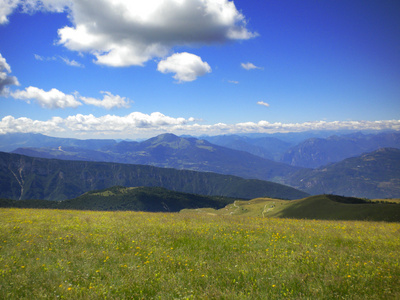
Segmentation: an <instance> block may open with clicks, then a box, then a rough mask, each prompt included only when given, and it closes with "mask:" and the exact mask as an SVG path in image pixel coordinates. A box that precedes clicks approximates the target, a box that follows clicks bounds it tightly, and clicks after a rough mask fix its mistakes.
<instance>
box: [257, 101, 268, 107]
mask: <svg viewBox="0 0 400 300" xmlns="http://www.w3.org/2000/svg"><path fill="white" fill-rule="evenodd" d="M257 104H258V105H263V106H266V107H269V104H268V103H266V102H264V101H258V102H257Z"/></svg>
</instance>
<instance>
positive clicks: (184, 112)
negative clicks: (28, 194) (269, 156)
mask: <svg viewBox="0 0 400 300" xmlns="http://www.w3.org/2000/svg"><path fill="white" fill-rule="evenodd" d="M145 3H147V5H144V4H143V1H125V0H114V1H111V0H101V1H100V0H99V1H89V0H80V1H78V0H52V1H50V0H43V1H36V0H24V1H21V0H11V1H9V0H7V1H4V0H0V54H1V56H0V93H1V94H0V133H8V132H37V133H43V134H47V135H52V136H64V137H78V138H130V139H135V138H143V137H150V136H154V135H157V134H160V133H164V132H173V133H176V134H191V135H201V134H210V135H215V134H231V133H250V132H261V133H274V132H287V131H304V130H313V129H318V130H338V129H355V130H369V129H377V130H387V129H394V130H400V18H399V15H400V2H398V1H389V0H385V1H368V0H362V1H358V0H354V1H344V0H335V1H333V0H332V1H329V0H326V1H315V0H314V1H310V0H304V1H297V0H288V1H276V0H274V1H269V0H265V1H245V0H240V1H226V0H190V1H189V0H166V1H157V0H148V1H146V2H145Z"/></svg>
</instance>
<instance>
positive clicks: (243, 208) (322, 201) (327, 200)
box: [181, 195, 400, 222]
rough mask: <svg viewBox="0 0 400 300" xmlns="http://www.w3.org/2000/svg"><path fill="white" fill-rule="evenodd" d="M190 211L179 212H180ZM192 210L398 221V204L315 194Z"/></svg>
mask: <svg viewBox="0 0 400 300" xmlns="http://www.w3.org/2000/svg"><path fill="white" fill-rule="evenodd" d="M192 211H193V210H182V211H181V213H187V212H192ZM195 211H196V212H198V213H206V214H216V215H243V216H251V217H275V218H291V219H316V220H359V221H385V222H400V203H398V202H397V204H395V203H394V202H392V203H380V202H374V201H366V200H364V199H359V198H349V197H342V196H336V195H318V196H311V197H307V198H304V199H299V200H291V201H287V200H279V199H272V198H256V199H253V200H249V201H239V200H237V201H235V202H234V203H233V204H229V205H227V206H226V207H224V208H222V209H219V210H215V209H209V208H203V209H197V210H195Z"/></svg>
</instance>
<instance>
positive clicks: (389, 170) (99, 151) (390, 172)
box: [0, 132, 400, 199]
mask: <svg viewBox="0 0 400 300" xmlns="http://www.w3.org/2000/svg"><path fill="white" fill-rule="evenodd" d="M204 138H207V139H208V140H209V141H213V142H215V143H218V144H221V145H224V146H219V145H215V144H213V143H210V142H209V141H206V140H204V139H196V138H193V137H178V136H175V135H173V134H163V135H159V136H156V137H154V138H151V139H148V140H145V141H141V142H136V141H115V140H78V139H63V138H51V137H46V136H43V135H32V134H25V135H24V134H16V135H0V145H2V146H1V147H0V149H4V148H8V149H14V151H13V152H14V153H18V154H23V155H28V156H32V157H41V158H57V159H63V160H74V161H98V162H113V163H120V164H121V163H123V164H126V163H128V164H140V165H152V166H157V167H162V168H174V169H179V170H184V169H185V170H195V171H206V172H214V173H219V174H227V175H228V174H229V175H235V176H239V177H242V178H246V179H261V180H268V181H274V182H277V183H282V184H286V185H290V186H292V187H294V188H296V189H300V190H303V191H305V192H307V193H310V194H320V193H333V194H340V195H346V196H354V197H367V198H394V197H400V191H399V190H398V188H397V187H398V186H399V183H398V181H399V178H400V176H399V173H398V170H399V168H400V167H399V162H400V160H399V158H397V157H396V154H395V153H396V149H397V150H398V148H399V146H400V133H398V132H383V133H378V134H363V133H352V134H346V135H340V136H338V135H335V136H329V137H324V138H322V137H318V138H316V137H313V138H309V139H306V140H304V141H303V142H301V143H300V144H296V145H293V144H292V142H293V141H291V140H290V139H286V141H283V140H281V139H278V138H277V137H271V136H255V137H246V136H235V135H224V136H216V137H204ZM6 141H7V142H8V143H9V144H8V146H5V143H6ZM40 143H41V145H40V146H41V147H31V146H32V145H36V146H38V145H39V144H40ZM388 145H389V146H393V149H388V148H381V149H385V150H380V151H377V150H378V149H380V147H386V146H388ZM19 146H25V147H23V148H18V147H19ZM15 147H17V148H15ZM229 147H236V148H238V149H241V150H238V149H231V148H229ZM268 147H269V149H270V150H271V149H272V150H273V151H272V150H271V151H272V152H273V153H275V154H274V155H275V159H277V155H278V154H279V152H280V151H281V160H287V163H282V162H277V161H273V160H271V159H266V158H262V157H261V156H268V151H267V148H268ZM251 149H252V151H253V154H251V153H249V152H250V150H251ZM279 149H280V150H279ZM284 149H286V150H285V152H284V153H283V152H282V151H284ZM371 149H373V150H371ZM262 151H264V154H259V155H255V154H256V153H257V152H258V153H261V152H262ZM362 151H364V152H362ZM371 151H372V152H371ZM272 152H269V153H270V154H271V153H272ZM368 153H369V154H368ZM274 155H273V156H274ZM365 155H370V156H369V159H370V160H365V159H364V158H363V157H365ZM350 158H352V159H351V160H350V161H351V162H355V161H356V164H357V166H358V167H357V169H354V166H352V164H349V163H348V159H350ZM371 161H374V162H375V165H374V168H373V169H371ZM289 163H290V164H294V165H302V164H304V165H306V166H313V168H314V169H311V168H303V167H296V166H291V165H289ZM322 163H326V164H324V165H323V166H320V165H321V164H322ZM355 170H357V172H355ZM372 170H373V171H372ZM350 182H351V184H349V183H350ZM110 184H111V182H110ZM118 184H120V185H126V184H124V183H121V182H117V181H115V182H114V183H113V185H118ZM155 184H156V183H154V185H155ZM127 186H132V185H127ZM105 187H106V186H101V187H97V188H105ZM167 188H169V187H168V186H167ZM80 191H81V192H84V191H87V190H86V189H81V190H80ZM184 191H185V192H192V191H188V190H184ZM202 193H203V192H202ZM20 194H21V193H20ZM206 195H211V194H209V193H208V192H207V193H206ZM224 195H227V194H224ZM229 196H233V197H236V196H237V195H236V194H235V193H233V194H229ZM244 196H245V198H251V197H247V196H248V195H247V194H246V195H244ZM14 197H15V195H14ZM238 197H243V195H241V196H238ZM61 198H62V199H66V198H65V197H64V196H61ZM282 198H285V197H282ZM286 198H287V197H286Z"/></svg>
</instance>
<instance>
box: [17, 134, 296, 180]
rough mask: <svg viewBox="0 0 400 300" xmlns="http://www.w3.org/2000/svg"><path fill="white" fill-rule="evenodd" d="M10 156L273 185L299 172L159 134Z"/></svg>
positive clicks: (252, 157) (272, 162)
mask: <svg viewBox="0 0 400 300" xmlns="http://www.w3.org/2000/svg"><path fill="white" fill-rule="evenodd" d="M14 153H18V154H23V155H30V156H35V157H45V158H62V159H69V160H91V161H93V160H96V161H108V162H118V163H129V164H144V165H152V166H157V167H164V168H175V169H186V170H195V171H206V172H215V173H219V174H229V175H235V176H240V177H243V178H249V179H252V178H253V179H254V178H257V179H261V180H270V181H275V182H281V181H282V178H283V177H286V176H287V175H288V174H292V173H294V172H296V171H298V170H299V168H298V167H293V166H289V165H286V164H283V163H279V162H274V161H272V160H267V159H263V158H261V157H258V156H255V155H252V154H250V153H248V152H244V151H237V150H233V149H229V148H225V147H221V146H217V145H213V144H211V143H209V142H207V141H205V140H198V139H195V138H182V137H178V136H176V135H173V134H162V135H159V136H157V137H154V138H151V139H148V140H146V141H144V142H141V143H137V142H121V143H118V144H115V145H110V146H107V147H104V148H103V149H102V150H101V151H95V152H93V151H88V150H87V149H79V148H40V149H31V148H30V149H26V148H22V149H17V150H15V151H14Z"/></svg>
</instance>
